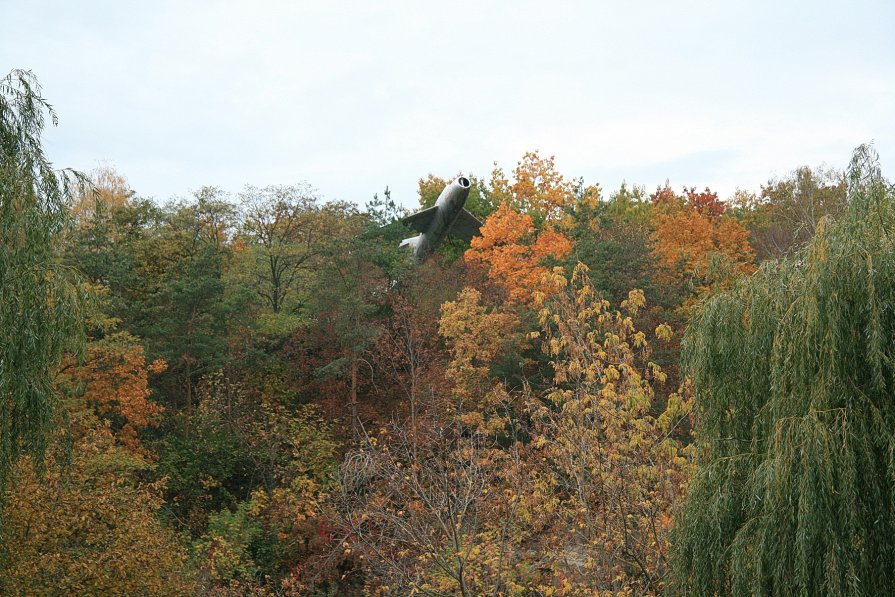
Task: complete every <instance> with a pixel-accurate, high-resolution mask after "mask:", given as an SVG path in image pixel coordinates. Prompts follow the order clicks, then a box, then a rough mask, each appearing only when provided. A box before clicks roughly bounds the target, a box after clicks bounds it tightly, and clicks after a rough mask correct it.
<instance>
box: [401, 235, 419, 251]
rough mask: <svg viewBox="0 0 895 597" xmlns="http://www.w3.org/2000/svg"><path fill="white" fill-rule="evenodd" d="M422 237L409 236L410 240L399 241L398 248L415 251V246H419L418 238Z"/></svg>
mask: <svg viewBox="0 0 895 597" xmlns="http://www.w3.org/2000/svg"><path fill="white" fill-rule="evenodd" d="M421 236H422V235H421V234H418V235H416V236H411V237H410V238H405V239H404V240H402V241H401V244H400V245H399V246H400V247H410V250H415V249H416V247H417V245H418V244H420V237H421Z"/></svg>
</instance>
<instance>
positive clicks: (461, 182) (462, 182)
mask: <svg viewBox="0 0 895 597" xmlns="http://www.w3.org/2000/svg"><path fill="white" fill-rule="evenodd" d="M457 184H458V185H460V188H461V189H468V188H469V187H470V182H469V179H468V178H466V177H465V176H461V177H460V178H458V179H457Z"/></svg>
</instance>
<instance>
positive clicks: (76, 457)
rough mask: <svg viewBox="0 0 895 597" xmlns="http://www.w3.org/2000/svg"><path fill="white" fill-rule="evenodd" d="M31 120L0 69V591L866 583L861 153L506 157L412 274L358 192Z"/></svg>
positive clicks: (885, 555)
mask: <svg viewBox="0 0 895 597" xmlns="http://www.w3.org/2000/svg"><path fill="white" fill-rule="evenodd" d="M48 122H50V123H52V124H55V113H54V112H53V111H52V109H51V108H50V106H49V104H48V103H47V102H46V101H45V100H44V99H43V98H42V96H41V91H40V87H39V85H38V83H37V80H36V79H35V78H34V76H33V75H32V74H30V73H28V72H24V71H14V72H13V73H11V74H10V75H9V76H8V77H7V78H6V79H4V80H3V82H2V83H0V159H2V163H0V491H2V500H0V508H2V510H3V513H2V517H0V593H2V594H9V595H61V594H97V595H100V594H122V593H125V594H171V595H220V596H228V595H232V596H236V595H320V596H323V595H464V596H472V595H485V594H490V595H542V596H573V595H606V596H609V595H613V596H615V595H646V594H649V595H657V594H663V593H669V594H695V595H738V594H755V595H765V594H768V595H789V594H794V593H796V594H833V595H879V594H889V593H895V574H893V572H892V570H891V565H890V564H891V562H892V561H893V560H892V558H893V553H895V544H893V537H895V528H893V524H895V523H893V521H892V520H891V518H892V517H891V516H890V515H889V513H890V512H891V509H892V507H893V505H895V501H893V500H895V460H893V454H895V418H893V410H892V406H891V405H890V402H891V400H890V397H891V395H892V394H893V390H895V388H893V387H891V386H892V384H893V383H895V370H893V362H895V344H893V340H892V339H893V337H895V304H893V302H892V296H893V295H895V257H893V256H895V246H893V244H892V240H891V239H890V231H891V230H892V229H893V225H895V192H893V188H892V186H891V185H890V184H889V183H888V182H887V181H886V180H885V179H884V178H883V175H882V173H881V172H880V170H879V166H878V159H877V157H876V155H875V153H874V150H873V148H872V147H868V146H862V147H859V148H858V149H857V150H856V151H855V153H854V157H853V159H852V162H851V164H850V165H849V167H848V169H847V170H846V171H842V172H840V171H838V170H833V169H829V168H811V167H807V166H806V167H802V168H799V169H797V170H795V171H793V172H792V173H790V174H788V175H786V176H783V177H776V178H772V179H770V180H768V182H767V184H765V185H762V187H761V188H760V189H754V190H742V189H741V190H738V191H737V192H736V193H735V194H734V195H733V196H731V197H719V194H718V192H717V191H715V190H712V189H710V188H705V187H702V188H700V187H697V186H689V187H686V186H685V187H680V188H678V187H674V188H673V187H671V186H670V185H669V184H666V185H664V186H660V187H658V188H656V189H655V190H654V191H652V190H648V189H645V188H643V187H640V186H636V185H633V186H629V185H626V184H625V185H622V186H621V187H620V188H618V189H615V190H612V191H610V192H608V193H607V192H604V190H603V189H602V188H601V187H600V186H599V185H598V184H596V183H592V184H587V183H585V182H584V181H583V180H582V179H580V178H576V177H575V176H574V173H565V172H560V171H559V170H558V168H557V166H556V162H555V160H554V158H553V157H552V156H544V155H541V154H540V153H539V152H537V151H532V152H527V153H525V154H524V155H522V156H521V158H520V160H519V161H518V162H517V164H516V165H515V166H514V167H513V168H512V169H504V168H502V167H499V166H495V167H494V169H493V170H492V171H491V172H490V173H488V174H487V175H485V176H479V175H477V174H476V173H470V172H467V173H462V174H463V175H464V176H466V177H467V178H468V179H469V180H470V182H471V191H470V195H469V198H468V199H467V204H466V207H467V209H469V210H470V211H471V212H472V213H473V214H474V215H475V216H476V217H478V218H480V219H481V220H482V222H483V224H482V226H481V229H480V232H479V234H478V235H477V236H476V237H474V238H473V239H472V241H471V242H469V243H464V242H462V241H459V240H451V241H448V242H445V243H444V244H443V245H441V246H440V247H439V249H438V251H437V252H436V253H435V255H434V256H433V257H432V258H430V259H428V260H427V261H425V262H423V263H414V261H413V260H412V259H411V256H410V254H409V252H407V251H405V250H403V249H400V248H399V242H400V240H401V239H403V238H407V237H408V236H411V235H412V233H411V232H410V231H409V229H408V228H407V227H406V226H405V225H404V224H403V223H402V218H403V217H404V216H405V215H406V213H405V212H404V210H403V209H401V208H400V207H399V205H398V204H397V203H396V202H395V201H394V200H393V199H392V197H391V193H390V192H389V190H388V189H386V190H385V191H384V192H382V193H377V194H375V195H373V196H372V198H370V199H369V200H367V201H366V203H365V205H364V206H363V207H361V206H360V203H350V202H340V201H327V200H325V199H324V198H323V197H321V196H319V194H318V193H317V192H316V191H315V190H314V189H313V187H312V186H311V185H310V183H308V182H302V181H297V182H296V183H295V184H292V185H259V186H253V185H247V186H246V187H244V188H243V189H242V190H241V191H240V192H238V193H236V194H231V193H229V192H227V191H225V190H223V189H221V188H218V187H215V186H206V187H201V188H200V189H198V190H196V191H195V192H194V193H193V194H192V195H191V196H189V197H185V198H174V199H171V200H168V201H166V202H162V201H159V200H157V199H154V198H151V197H147V196H144V195H141V193H140V191H139V189H132V188H131V187H130V185H129V183H128V180H127V178H126V176H125V173H120V172H116V171H114V170H112V169H109V168H103V169H99V170H96V171H94V172H92V173H88V174H83V175H82V174H79V173H74V172H68V171H62V172H60V171H57V170H54V169H53V167H52V166H51V163H50V161H49V159H48V158H47V156H46V155H45V154H44V149H43V139H42V135H43V133H44V129H45V125H46V124H47V123H48ZM456 174H459V173H456ZM454 175H455V173H450V172H441V173H438V174H436V173H423V172H421V173H420V179H419V194H418V195H419V196H418V199H419V205H420V208H426V207H430V206H432V205H433V204H434V202H435V199H436V197H437V196H438V193H439V192H440V190H441V189H442V188H443V187H444V186H445V185H446V184H447V183H449V182H450V181H451V180H452V179H453V177H454ZM357 199H363V198H357Z"/></svg>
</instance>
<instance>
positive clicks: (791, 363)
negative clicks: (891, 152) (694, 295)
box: [676, 148, 895, 595]
mask: <svg viewBox="0 0 895 597" xmlns="http://www.w3.org/2000/svg"><path fill="white" fill-rule="evenodd" d="M848 181H849V184H848V193H849V194H848V205H847V207H846V208H845V210H844V212H843V213H842V216H841V217H840V218H839V219H838V220H837V221H835V222H833V221H830V220H822V221H821V222H820V223H819V224H818V228H817V233H816V234H815V236H814V238H813V239H812V240H811V242H810V243H809V244H808V245H807V246H806V247H805V248H803V249H801V250H800V251H799V252H797V253H795V254H794V255H793V256H792V257H791V258H789V259H785V260H783V261H780V262H775V263H770V264H767V265H765V266H764V267H762V269H761V270H760V271H759V272H758V273H757V274H756V275H754V276H752V277H750V278H745V279H743V280H741V281H740V282H739V283H737V284H736V285H735V287H734V288H733V289H731V290H730V291H729V292H726V293H724V294H721V295H718V296H716V297H714V298H712V299H710V300H709V301H708V302H707V303H706V304H705V305H703V306H702V307H701V308H700V309H699V312H698V314H697V315H696V316H695V317H694V319H693V322H692V323H691V325H690V329H689V331H688V334H687V338H686V339H685V342H684V350H683V354H684V363H685V367H686V368H687V371H688V372H690V373H691V374H692V379H693V383H694V384H695V386H696V388H697V394H696V406H697V411H698V418H697V420H698V425H697V432H698V435H697V437H698V438H699V441H698V443H697V447H698V450H699V453H700V465H699V468H698V473H697V475H696V476H695V478H694V479H693V482H692V486H691V490H690V496H689V498H688V500H687V506H686V509H685V511H684V514H683V517H682V519H681V522H680V525H679V528H678V529H677V531H676V534H677V536H678V538H677V545H676V557H677V558H678V566H679V572H680V582H681V585H682V588H683V589H689V590H691V591H692V592H693V593H695V594H719V593H725V594H726V593H733V594H744V593H751V594H762V595H764V594H778V595H782V594H824V595H885V594H891V593H892V592H893V591H895V576H893V573H892V569H891V566H890V565H889V564H890V563H891V562H892V558H893V554H895V543H893V537H895V528H893V524H895V520H893V518H892V516H891V512H892V507H893V504H895V502H893V500H895V460H893V455H895V433H893V432H895V419H893V416H895V413H893V405H892V395H893V390H895V388H893V385H892V384H893V380H895V370H893V362H895V361H893V357H895V344H893V342H892V338H893V332H895V319H893V313H895V303H893V296H895V287H893V283H895V244H893V239H892V238H891V232H890V231H891V230H892V226H893V224H895V193H893V189H892V188H891V187H889V186H888V185H887V184H886V183H885V182H884V180H883V179H882V176H881V174H880V172H879V169H878V166H877V164H876V160H875V156H874V154H873V152H872V151H871V150H869V149H868V148H860V149H859V150H857V151H856V153H855V157H854V160H853V162H852V166H851V170H850V172H849V177H848Z"/></svg>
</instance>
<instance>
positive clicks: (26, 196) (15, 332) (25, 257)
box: [0, 70, 82, 485]
mask: <svg viewBox="0 0 895 597" xmlns="http://www.w3.org/2000/svg"><path fill="white" fill-rule="evenodd" d="M47 116H49V117H50V119H51V121H52V123H53V124H54V125H55V124H56V114H55V112H53V109H52V107H51V106H50V105H49V104H48V103H47V102H46V100H45V99H44V98H43V97H42V96H41V90H40V86H39V84H38V82H37V79H36V78H35V77H34V75H33V74H32V73H30V72H28V71H22V70H14V71H12V72H11V73H10V74H9V75H7V76H6V77H5V78H4V79H2V80H0V485H2V484H3V483H4V482H5V480H6V478H7V475H8V473H9V470H10V468H11V466H12V464H13V463H14V461H15V460H16V459H17V457H18V455H19V454H21V453H23V452H24V453H28V454H30V455H32V456H34V457H36V458H37V459H38V460H39V459H40V458H41V457H42V456H43V454H44V451H45V449H46V446H47V435H48V432H49V431H50V429H51V427H52V425H53V420H54V406H55V403H56V398H55V396H54V393H53V387H52V374H53V370H54V368H55V367H56V366H57V365H58V363H59V360H60V359H61V357H62V355H63V353H64V352H65V351H68V350H72V349H77V348H78V345H79V344H80V342H79V340H80V339H81V337H82V321H81V314H80V300H79V293H78V290H77V284H76V283H75V277H74V274H73V272H72V271H71V270H70V269H69V268H66V267H64V266H63V265H62V264H61V260H60V250H59V247H60V239H61V238H62V236H63V234H64V233H65V232H66V230H67V229H68V228H69V226H70V222H71V217H70V214H69V209H68V206H69V204H70V200H71V196H70V192H71V189H72V188H73V182H74V180H75V179H79V178H80V175H78V174H76V173H74V172H67V171H62V172H58V171H56V170H54V169H53V167H52V165H51V164H50V161H49V160H48V159H47V157H46V155H45V154H44V151H43V147H42V144H41V143H42V141H41V135H42V134H43V130H44V126H45V124H46V117H47Z"/></svg>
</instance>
